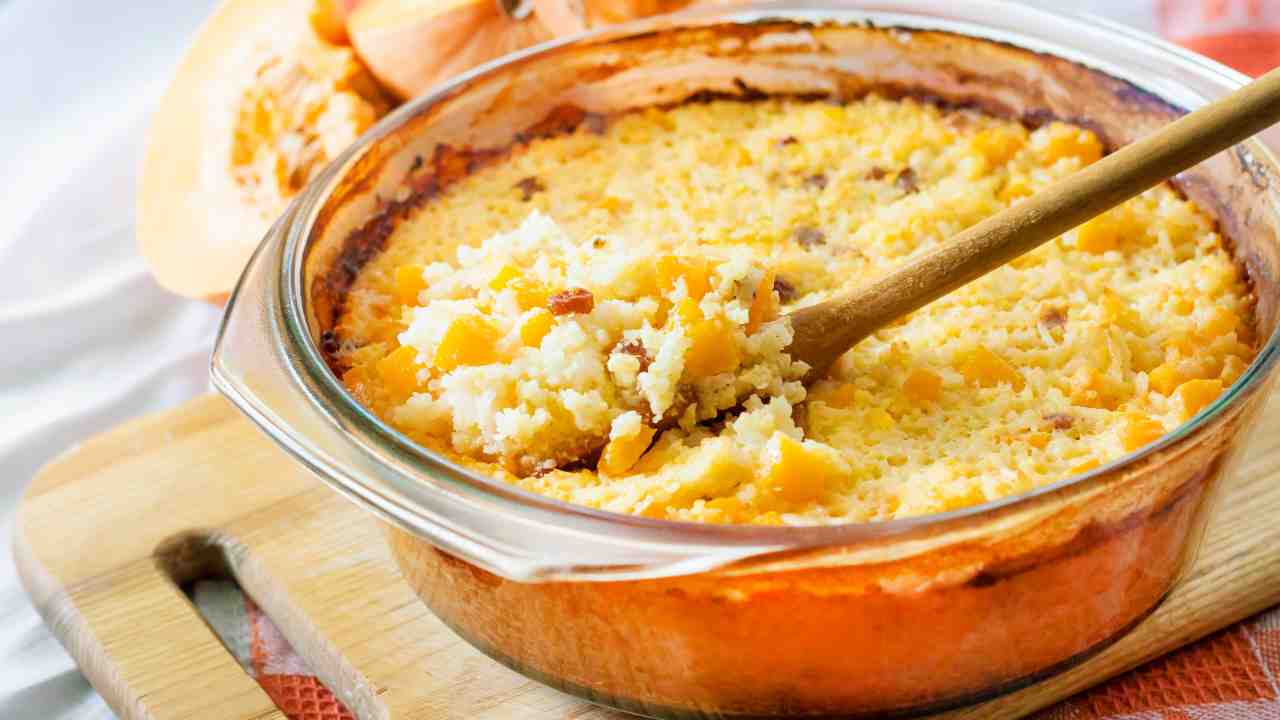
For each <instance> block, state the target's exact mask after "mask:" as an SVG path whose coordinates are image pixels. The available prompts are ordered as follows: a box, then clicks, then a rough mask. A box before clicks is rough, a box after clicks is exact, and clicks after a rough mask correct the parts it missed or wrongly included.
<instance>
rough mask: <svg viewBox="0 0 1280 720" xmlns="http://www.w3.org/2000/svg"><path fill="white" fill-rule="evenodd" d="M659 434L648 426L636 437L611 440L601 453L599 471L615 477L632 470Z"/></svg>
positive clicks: (641, 429) (628, 436)
mask: <svg viewBox="0 0 1280 720" xmlns="http://www.w3.org/2000/svg"><path fill="white" fill-rule="evenodd" d="M657 432H658V431H657V430H655V429H654V428H651V427H648V426H647V425H646V426H642V427H641V428H640V432H638V433H636V434H634V435H627V436H625V437H619V438H614V439H612V440H610V441H609V444H608V445H605V446H604V451H603V452H601V453H600V463H599V465H597V469H598V470H599V471H600V472H601V473H602V474H604V475H613V476H617V475H621V474H623V473H625V472H626V471H628V470H630V469H631V468H632V467H633V466H634V465H635V464H636V461H638V460H639V459H640V456H641V455H643V454H644V451H645V450H647V449H648V448H649V443H651V442H653V436H654V434H655V433H657Z"/></svg>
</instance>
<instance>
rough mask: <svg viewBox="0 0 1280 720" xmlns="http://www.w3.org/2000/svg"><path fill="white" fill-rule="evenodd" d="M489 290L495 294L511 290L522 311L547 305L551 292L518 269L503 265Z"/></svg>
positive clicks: (490, 282)
mask: <svg viewBox="0 0 1280 720" xmlns="http://www.w3.org/2000/svg"><path fill="white" fill-rule="evenodd" d="M489 288H490V289H491V290H493V291H494V292H501V291H503V290H511V291H512V292H513V293H515V296H516V305H518V306H520V309H521V310H532V309H534V308H537V307H542V306H544V305H546V304H547V298H549V297H550V296H551V290H549V289H548V288H547V286H545V285H543V284H542V283H540V282H538V281H537V280H530V279H529V278H527V277H525V276H524V275H523V274H522V273H521V272H520V270H519V269H518V268H515V267H513V266H511V265H503V266H502V268H501V269H499V270H498V273H497V274H496V275H494V276H493V279H492V280H490V281H489Z"/></svg>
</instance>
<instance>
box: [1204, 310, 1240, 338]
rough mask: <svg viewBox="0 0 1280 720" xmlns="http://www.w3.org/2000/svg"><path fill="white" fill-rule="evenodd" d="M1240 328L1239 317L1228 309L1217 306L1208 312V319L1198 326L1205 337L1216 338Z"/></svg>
mask: <svg viewBox="0 0 1280 720" xmlns="http://www.w3.org/2000/svg"><path fill="white" fill-rule="evenodd" d="M1238 327H1240V317H1239V316H1238V315H1236V314H1235V313H1234V312H1233V311H1232V310H1231V309H1230V308H1225V307H1222V306H1218V307H1215V308H1213V309H1212V310H1210V311H1209V317H1208V318H1207V319H1206V320H1205V321H1204V322H1203V323H1201V325H1200V328H1199V329H1200V332H1201V333H1202V334H1204V335H1205V336H1206V337H1211V338H1216V337H1221V336H1223V335H1226V334H1227V333H1231V332H1235V330H1236V328H1238Z"/></svg>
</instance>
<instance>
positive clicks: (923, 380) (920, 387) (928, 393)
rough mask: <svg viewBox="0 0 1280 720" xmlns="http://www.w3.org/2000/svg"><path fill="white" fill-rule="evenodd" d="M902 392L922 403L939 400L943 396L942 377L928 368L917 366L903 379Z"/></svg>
mask: <svg viewBox="0 0 1280 720" xmlns="http://www.w3.org/2000/svg"><path fill="white" fill-rule="evenodd" d="M902 392H903V394H905V395H906V396H907V397H909V398H911V399H912V400H914V401H915V402H917V403H920V404H924V403H931V402H937V400H938V398H939V397H941V396H942V378H941V377H939V376H938V374H937V373H935V372H933V371H932V370H929V369H927V368H919V367H918V368H915V369H913V370H912V371H911V374H910V375H907V379H906V380H904V381H902Z"/></svg>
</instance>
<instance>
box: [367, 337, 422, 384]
mask: <svg viewBox="0 0 1280 720" xmlns="http://www.w3.org/2000/svg"><path fill="white" fill-rule="evenodd" d="M421 369H422V366H421V365H419V364H418V349H417V348H415V347H413V346H410V345H403V346H401V347H398V348H396V350H395V352H392V353H391V354H389V355H387V356H386V357H384V358H382V359H381V360H379V361H378V375H379V376H381V377H382V382H383V383H384V384H385V385H386V386H387V388H388V389H390V390H391V392H392V393H393V394H395V395H397V396H399V397H408V396H410V395H412V394H413V393H414V392H416V391H417V390H418V371H419V370H421Z"/></svg>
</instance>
